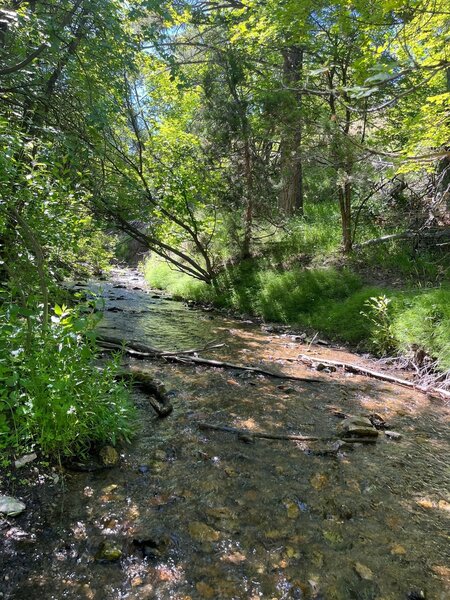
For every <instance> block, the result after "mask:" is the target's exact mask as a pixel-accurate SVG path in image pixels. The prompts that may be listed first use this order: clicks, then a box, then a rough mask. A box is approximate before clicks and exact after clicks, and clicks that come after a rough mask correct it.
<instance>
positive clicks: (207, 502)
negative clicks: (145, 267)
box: [0, 272, 450, 600]
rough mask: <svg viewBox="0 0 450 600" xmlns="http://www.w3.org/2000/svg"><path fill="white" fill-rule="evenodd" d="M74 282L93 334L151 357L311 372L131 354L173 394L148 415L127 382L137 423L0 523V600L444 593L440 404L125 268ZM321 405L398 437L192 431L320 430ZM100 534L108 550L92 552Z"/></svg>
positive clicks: (367, 599) (332, 429) (338, 354)
mask: <svg viewBox="0 0 450 600" xmlns="http://www.w3.org/2000/svg"><path fill="white" fill-rule="evenodd" d="M120 285H123V286H125V287H117V286H120ZM91 287H93V288H95V290H96V291H97V293H101V294H102V295H103V296H104V298H105V308H106V310H105V318H104V320H103V322H102V325H101V330H102V331H104V332H107V333H108V334H109V335H116V336H117V337H121V338H126V339H134V340H139V341H141V342H144V343H147V344H149V345H152V346H156V347H158V348H162V349H165V350H169V351H174V350H181V349H187V348H194V347H202V346H203V345H204V344H205V343H207V342H209V341H211V340H212V339H215V340H217V339H218V340H221V342H223V343H224V344H226V345H225V346H224V347H222V348H220V349H217V350H215V351H214V352H200V354H201V356H203V357H209V358H218V359H221V360H229V361H230V360H231V361H233V362H235V363H241V364H244V363H245V364H251V365H254V366H263V367H265V368H267V369H272V370H274V371H277V372H280V373H281V372H283V373H288V374H295V375H297V376H301V377H305V378H314V379H319V380H320V382H319V383H308V382H303V381H295V380H282V379H275V378H271V377H266V376H263V375H257V374H252V373H247V372H242V371H237V370H229V369H227V370H222V369H211V368H207V367H203V366H193V365H189V364H186V365H179V364H170V363H164V362H143V361H139V364H138V363H135V364H137V365H138V367H139V368H140V369H142V370H146V371H148V372H149V373H151V374H153V375H154V376H155V377H158V378H160V379H162V380H163V381H164V382H165V384H166V387H167V388H168V389H169V390H171V391H172V392H173V393H172V401H173V404H174V412H173V413H172V414H171V415H170V416H169V417H168V418H166V419H162V420H161V419H158V418H157V417H156V415H155V413H154V411H153V410H152V408H151V407H150V405H149V404H148V400H147V398H146V396H145V395H143V394H140V393H134V398H135V401H136V404H137V406H138V410H139V431H138V433H137V436H136V438H135V440H134V442H133V444H132V445H131V446H129V447H125V448H123V449H122V450H121V460H120V465H119V466H118V467H115V468H113V469H110V470H104V471H100V472H93V473H71V472H67V473H66V474H65V476H64V479H63V482H64V487H63V488H62V487H61V481H59V482H57V483H55V484H54V485H52V486H44V487H45V489H46V490H47V492H46V493H45V494H46V495H45V502H44V500H42V502H41V504H40V505H38V506H35V507H34V509H33V511H32V514H30V513H26V514H24V515H23V516H20V517H17V518H15V519H10V520H9V521H8V523H7V524H6V525H4V526H3V529H2V531H1V533H3V534H4V549H6V550H7V552H4V553H3V554H2V557H1V558H0V560H3V561H4V566H3V569H2V571H1V572H0V588H1V586H3V588H2V593H3V597H4V598H14V599H18V600H20V599H27V600H29V599H34V598H39V599H42V600H44V599H45V600H47V599H55V600H60V599H63V598H70V599H88V600H91V599H92V600H103V599H104V600H116V599H121V598H127V599H130V600H138V599H139V600H140V599H142V600H144V599H161V600H169V599H173V600H188V599H192V600H197V599H199V600H201V599H204V598H206V599H208V598H210V599H222V598H223V599H236V600H237V599H242V600H244V599H251V600H257V599H259V598H263V599H268V600H271V599H277V600H282V599H289V598H292V599H294V598H297V599H314V598H315V599H319V598H321V599H323V600H352V599H355V600H406V599H410V600H416V599H419V598H426V599H428V600H430V599H431V600H445V599H449V598H450V587H449V578H450V561H449V541H450V534H449V524H450V497H449V495H450V494H449V482H450V473H449V462H448V457H449V446H450V444H449V435H448V424H449V416H450V409H449V406H448V405H446V404H445V402H443V401H440V400H436V399H434V398H430V397H427V396H426V395H424V394H418V393H416V392H412V391H410V390H408V389H404V388H401V387H398V386H393V385H390V384H387V383H383V382H380V381H376V380H373V379H368V378H364V377H359V376H350V375H348V374H347V375H346V374H344V373H342V372H339V371H338V372H334V373H325V372H320V373H318V372H316V371H312V370H311V369H310V368H308V367H306V366H305V365H302V363H300V362H298V361H296V358H297V356H298V355H299V354H305V353H309V355H310V356H311V357H312V358H318V357H323V358H327V357H328V358H334V359H335V360H344V361H347V362H359V363H361V362H362V363H363V364H370V361H368V360H364V359H362V358H361V357H358V356H355V355H351V354H349V353H347V352H345V351H344V350H339V349H334V348H331V347H322V346H315V345H305V344H302V343H301V342H299V341H298V340H296V339H294V338H293V336H290V335H287V334H284V335H282V334H276V333H273V332H272V333H270V332H267V331H263V330H262V329H261V328H260V327H259V326H258V325H256V324H251V323H249V322H238V321H235V320H232V319H229V318H226V317H224V316H220V315H217V314H215V313H212V312H205V311H202V310H198V309H191V308H188V307H186V306H185V305H183V304H181V303H178V302H174V301H172V300H170V299H166V298H164V297H160V296H159V297H158V296H157V295H155V294H154V293H153V292H151V291H147V290H145V289H144V285H143V282H142V280H140V278H139V276H138V275H137V274H135V273H130V272H128V273H118V274H116V280H113V281H112V282H108V283H104V284H95V285H92V286H91ZM133 288H141V289H133ZM155 296H156V297H155ZM129 362H130V363H131V364H133V361H129ZM377 368H378V370H379V367H377ZM339 412H340V413H345V414H349V415H368V414H371V413H377V414H379V415H380V416H382V417H383V419H384V420H385V421H386V422H388V424H389V428H390V429H393V430H395V431H396V432H398V433H400V434H401V436H402V437H401V439H400V440H398V441H393V440H390V439H388V438H387V437H386V436H385V435H384V433H383V432H382V431H381V432H380V435H379V439H378V441H377V442H376V444H371V445H361V444H355V445H354V447H353V448H352V449H351V450H345V451H342V450H339V451H336V447H335V446H333V445H332V443H331V442H329V443H327V442H309V443H306V442H295V441H285V440H269V439H259V438H255V439H254V443H245V442H246V441H247V442H251V441H252V439H244V440H243V439H239V438H238V437H237V436H236V435H234V434H231V433H228V432H217V431H201V430H200V429H199V428H198V423H199V422H209V423H212V424H216V425H225V426H232V427H237V428H242V429H246V430H250V431H254V432H270V433H290V434H292V433H296V434H303V435H310V436H318V437H322V436H323V437H333V436H336V431H337V427H338V425H339V421H340V419H339V418H338V416H337V415H336V413H339ZM336 439H337V438H336ZM49 489H50V492H49V491H48V490H49ZM43 494H44V493H43ZM43 498H44V495H43ZM105 542H107V543H108V544H109V546H108V547H109V548H110V549H112V551H113V553H114V552H116V553H118V551H120V552H121V556H120V558H119V559H118V560H114V561H105V560H99V558H98V556H99V548H101V547H102V544H103V548H104V547H105V546H104V543H105Z"/></svg>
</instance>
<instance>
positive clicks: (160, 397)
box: [116, 370, 173, 418]
mask: <svg viewBox="0 0 450 600" xmlns="http://www.w3.org/2000/svg"><path fill="white" fill-rule="evenodd" d="M116 379H117V380H119V381H127V382H130V383H131V384H132V385H134V386H136V387H138V388H139V389H141V390H142V391H143V392H144V393H145V394H147V395H148V396H149V398H148V401H149V403H150V404H151V406H152V407H153V408H154V410H155V411H156V413H157V414H158V416H159V417H161V418H163V417H168V416H169V415H170V413H171V412H172V411H173V406H172V404H171V402H170V400H169V398H168V396H167V394H166V392H165V389H164V386H163V384H162V383H161V382H159V381H157V380H155V379H153V377H152V376H151V375H150V374H148V373H144V372H142V371H136V370H129V371H128V370H127V371H121V372H119V373H118V374H117V375H116Z"/></svg>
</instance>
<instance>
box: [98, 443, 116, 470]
mask: <svg viewBox="0 0 450 600" xmlns="http://www.w3.org/2000/svg"><path fill="white" fill-rule="evenodd" d="M99 456H100V460H101V462H102V464H103V465H105V467H114V466H115V465H117V463H118V462H119V453H118V452H117V450H116V449H115V448H113V447H112V446H104V448H102V449H101V450H100V452H99Z"/></svg>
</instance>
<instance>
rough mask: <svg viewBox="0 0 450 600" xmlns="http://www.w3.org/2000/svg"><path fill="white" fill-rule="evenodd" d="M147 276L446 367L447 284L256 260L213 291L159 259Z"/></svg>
mask: <svg viewBox="0 0 450 600" xmlns="http://www.w3.org/2000/svg"><path fill="white" fill-rule="evenodd" d="M144 271H145V277H146V280H147V281H148V283H149V284H150V285H151V286H152V287H155V288H159V289H165V290H167V291H168V292H170V293H171V294H172V295H173V296H174V297H175V298H178V299H189V300H194V301H197V302H208V303H212V304H214V305H215V306H218V307H221V308H227V309H231V310H232V311H234V312H236V313H239V314H246V315H255V316H258V317H261V318H262V319H264V320H266V321H271V322H279V323H286V324H290V325H294V326H300V327H305V328H311V329H314V330H316V331H318V332H321V333H322V334H324V335H326V336H328V337H329V338H330V339H332V340H338V341H342V342H347V343H351V344H352V345H355V346H358V347H359V348H360V349H366V350H371V351H373V352H376V353H377V354H380V355H382V354H387V353H402V354H405V353H408V352H409V351H410V350H411V349H414V348H415V347H420V348H422V349H423V350H425V352H426V353H427V354H428V355H430V356H431V357H433V358H435V359H436V360H438V361H439V365H440V368H441V369H443V370H448V369H450V287H449V286H447V285H446V284H445V283H444V284H442V286H441V287H432V288H429V287H428V288H427V287H416V288H410V289H407V290H398V289H392V288H389V287H387V286H368V285H365V284H364V282H363V280H362V278H361V277H360V276H359V275H358V274H357V273H355V272H354V271H352V270H351V269H349V268H344V269H337V268H333V267H328V268H320V269H319V268H316V269H300V268H293V269H289V270H287V271H283V270H279V269H278V270H275V269H273V268H271V267H270V266H267V263H265V262H264V261H257V260H254V261H246V262H243V263H240V264H239V265H237V266H232V267H229V268H227V269H225V270H224V272H223V273H222V274H221V275H220V276H219V277H218V279H217V282H216V285H215V286H214V287H213V286H208V285H206V284H204V283H202V282H199V281H196V280H194V279H192V278H191V277H189V276H187V275H183V274H180V273H178V272H177V271H175V270H173V269H171V268H170V267H169V266H168V265H167V264H166V263H164V262H160V261H156V260H148V261H147V262H146V263H145V265H144Z"/></svg>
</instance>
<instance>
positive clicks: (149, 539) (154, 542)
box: [133, 532, 172, 560]
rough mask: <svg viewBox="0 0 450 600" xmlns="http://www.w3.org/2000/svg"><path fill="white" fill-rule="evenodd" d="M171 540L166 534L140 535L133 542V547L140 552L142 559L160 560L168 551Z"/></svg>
mask: <svg viewBox="0 0 450 600" xmlns="http://www.w3.org/2000/svg"><path fill="white" fill-rule="evenodd" d="M171 543H172V540H171V539H170V537H169V536H168V535H167V534H166V533H160V532H156V533H154V534H152V535H142V536H140V537H139V538H135V539H134V540H133V545H134V546H135V547H136V548H137V549H138V550H140V551H141V552H142V554H143V556H144V558H148V559H150V560H156V559H161V558H162V557H163V555H164V554H165V553H167V551H168V550H169V548H170V546H171Z"/></svg>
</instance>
